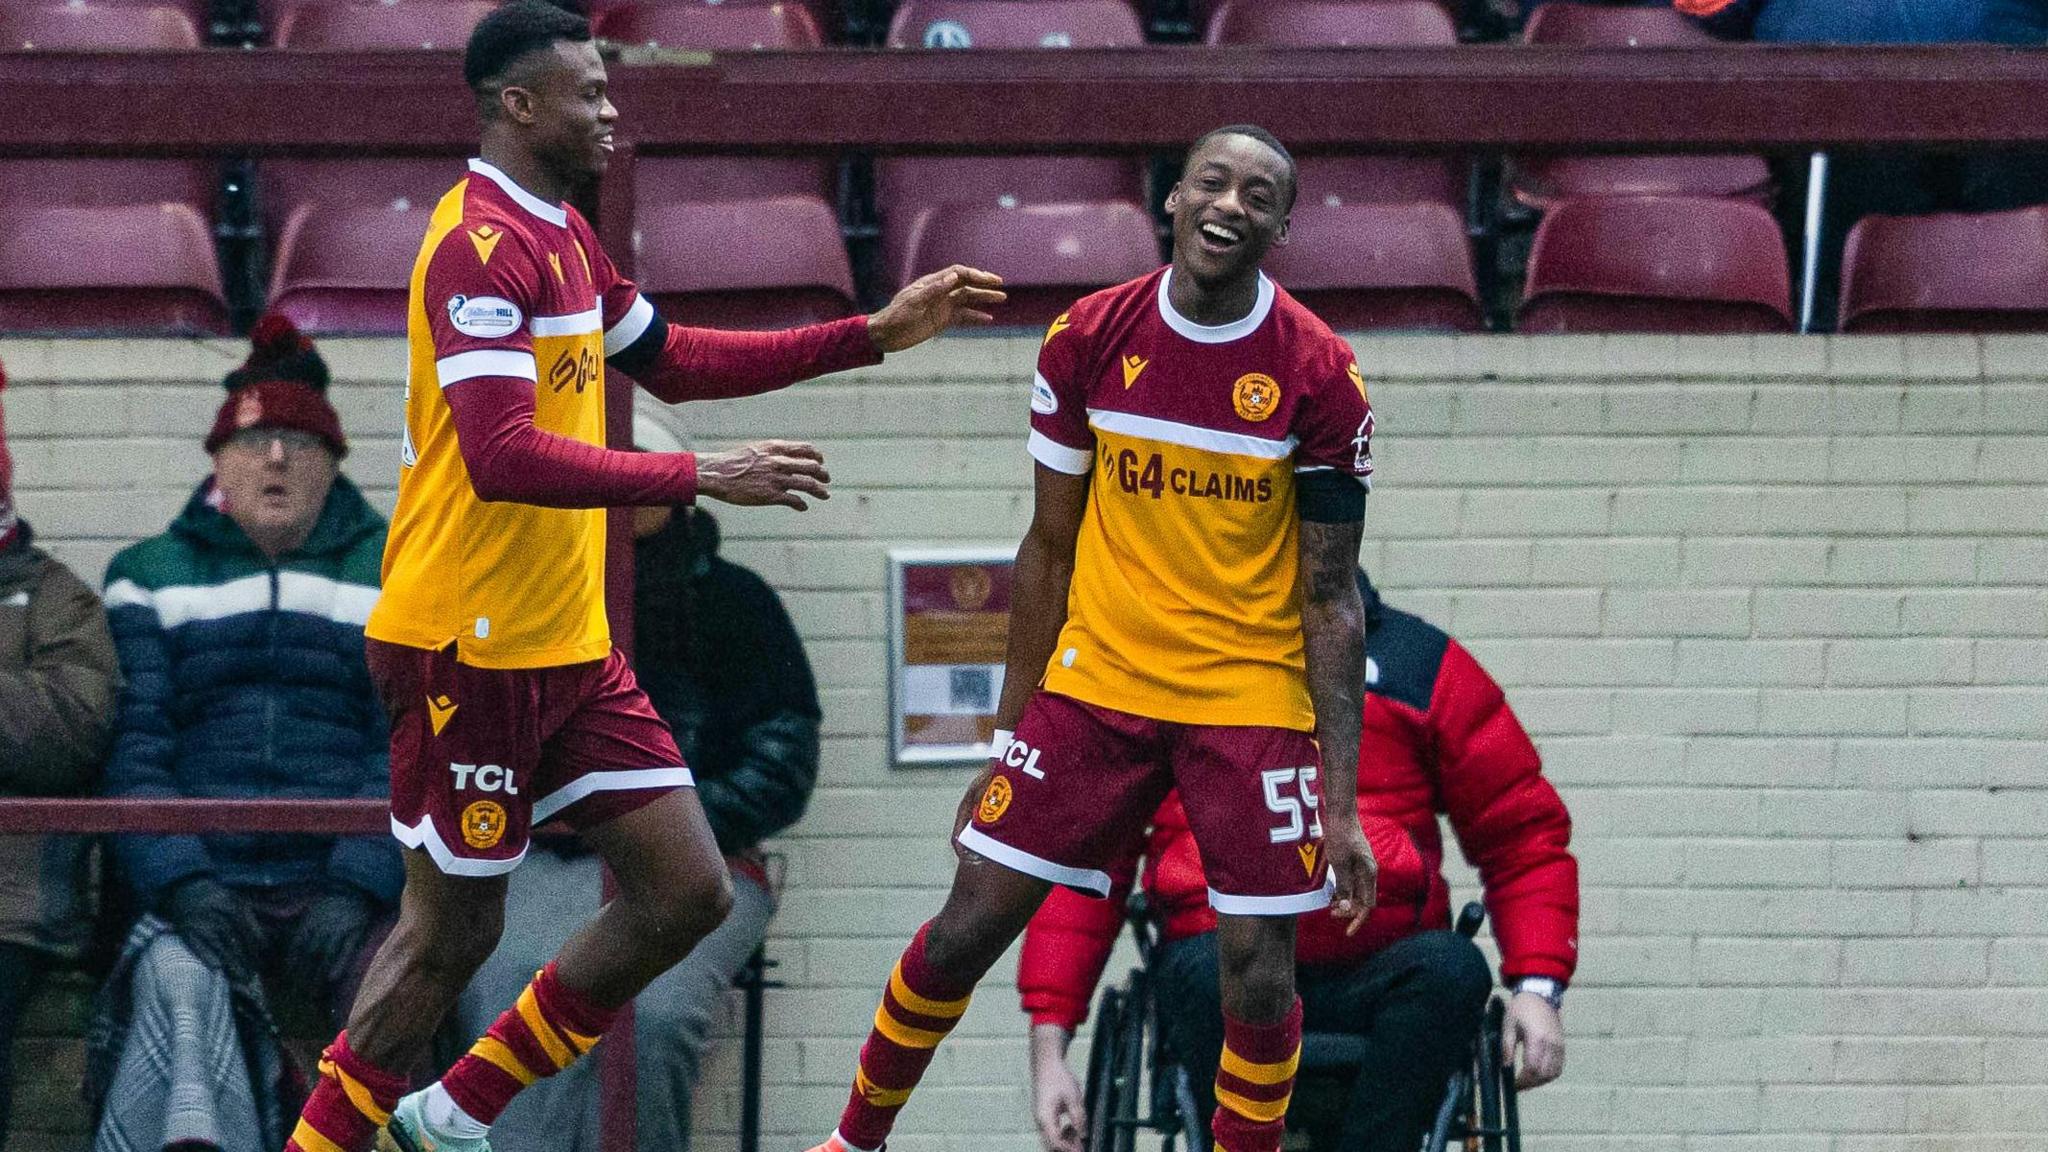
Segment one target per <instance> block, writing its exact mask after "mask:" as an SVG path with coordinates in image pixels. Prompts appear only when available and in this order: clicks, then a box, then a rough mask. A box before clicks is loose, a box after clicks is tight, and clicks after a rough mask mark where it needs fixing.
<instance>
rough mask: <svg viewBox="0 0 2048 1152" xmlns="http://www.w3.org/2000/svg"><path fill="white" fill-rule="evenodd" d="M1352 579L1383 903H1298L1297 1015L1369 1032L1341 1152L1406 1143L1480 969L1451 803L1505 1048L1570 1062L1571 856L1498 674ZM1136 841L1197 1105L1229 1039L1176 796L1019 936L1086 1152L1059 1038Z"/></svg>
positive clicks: (1553, 800)
mask: <svg viewBox="0 0 2048 1152" xmlns="http://www.w3.org/2000/svg"><path fill="white" fill-rule="evenodd" d="M1359 585H1360V590H1361V591H1362V592H1363V593H1364V598H1365V605H1366V617H1367V618H1366V629H1367V631H1366V647H1367V661H1366V699H1365V723H1364V737H1363V739H1362V740H1361V741H1360V743H1359V749H1358V752H1359V755H1358V809H1359V816H1360V818H1361V819H1362V821H1363V823H1364V825H1365V831H1366V836H1367V838H1368V839H1369V840H1370V841H1371V843H1372V850H1373V855H1374V856H1375V857H1376V858H1377V859H1378V860H1379V863H1380V872H1379V893H1378V894H1379V899H1378V902H1377V903H1376V904H1375V905H1374V907H1373V910H1372V915H1371V918H1370V919H1368V920H1367V921H1366V924H1365V927H1364V929H1363V930H1361V931H1360V932H1358V933H1357V934H1355V935H1352V936H1346V935H1345V934H1344V925H1343V922H1341V921H1335V920H1331V919H1330V918H1329V917H1327V916H1316V915H1310V916H1302V917H1300V919H1299V935H1298V942H1297V945H1296V963H1297V965H1298V968H1299V972H1298V980H1299V983H1300V987H1301V998H1302V1005H1303V1012H1304V1017H1303V1027H1304V1028H1305V1029H1306V1030H1308V1031H1312V1032H1353V1033H1361V1034H1362V1035H1363V1036H1364V1038H1365V1040H1366V1050H1365V1058H1364V1065H1363V1067H1362V1068H1361V1069H1360V1072H1359V1075H1358V1077H1357V1078H1356V1080H1355V1081H1354V1086H1353V1088H1352V1096H1351V1100H1350V1102H1349V1103H1348V1105H1347V1107H1346V1109H1345V1113H1344V1116H1343V1118H1342V1121H1341V1128H1340V1130H1339V1132H1338V1133H1337V1134H1336V1135H1337V1140H1336V1143H1335V1147H1337V1148H1340V1149H1343V1150H1344V1152H1383V1150H1384V1152H1395V1150H1400V1152H1410V1150H1412V1149H1413V1148H1414V1147H1415V1146H1416V1143H1417V1141H1418V1140H1419V1139H1420V1137H1421V1133H1422V1131H1423V1128H1424V1127H1425V1126H1426V1125H1427V1123H1428V1122H1429V1119H1430V1118H1431V1116H1432V1115H1433V1113H1434V1111H1435V1108H1436V1105H1437V1103H1438V1102H1439V1100H1440V1099H1441V1097H1442V1093H1443V1086H1444V1083H1445V1082H1446V1080H1447V1079H1448V1078H1449V1076H1450V1073H1451V1070H1452V1069H1453V1067H1455V1065H1456V1063H1457V1061H1458V1060H1459V1059H1460V1058H1461V1056H1462V1055H1463V1052H1464V1045H1465V1044H1466V1042H1467V1041H1468V1040H1469V1038H1470V1037H1471V1036H1472V1035H1473V1033H1474V1032H1476V1031H1477V1030H1478V1027H1479V1022H1480V1017H1481V1015H1482V1014H1483V1013H1484V1011H1485V1006H1486V998H1487V995H1488V993H1489V992H1490V991H1491V988H1492V984H1493V980H1492V976H1491V974H1489V973H1488V972H1487V969H1486V960H1485V958H1484V957H1483V956H1482V955H1481V954H1480V952H1479V949H1478V947H1477V946H1476V945H1474V944H1473V943H1472V941H1470V940H1468V939H1466V938H1465V937H1463V936H1460V935H1458V934H1457V933H1455V932H1453V931H1451V930H1450V916H1451V898H1450V887H1449V885H1447V884H1446V883H1445V881H1444V878H1443V872H1442V864H1443V853H1444V846H1443V838H1442V833H1441V831H1440V826H1439V825H1438V823H1437V816H1438V814H1440V813H1441V814H1443V815H1445V816H1448V817H1450V821H1451V827H1452V829H1453V831H1455V833H1456V834H1457V838H1458V844H1459V847H1460V848H1462V849H1463V851H1464V853H1465V857H1466V859H1467V860H1469V861H1470V862H1471V863H1472V864H1473V865H1474V866H1475V867H1477V868H1478V870H1479V876H1480V882H1481V883H1482V884H1483V885H1484V887H1485V898H1486V906H1487V909H1488V910H1489V912H1490V913H1491V915H1492V921H1493V935H1494V939H1495V940H1496V941H1497V942H1498V943H1499V945H1500V953H1501V976H1502V978H1503V979H1504V980H1505V981H1506V982H1507V984H1508V985H1509V986H1510V987H1512V988H1514V989H1515V995H1514V997H1513V998H1512V999H1511V1000H1510V1002H1509V1005H1508V1014H1507V1021H1506V1024H1505V1026H1504V1028H1503V1032H1502V1047H1503V1048H1504V1049H1505V1050H1506V1051H1505V1052H1504V1053H1503V1058H1504V1059H1507V1060H1510V1061H1513V1060H1516V1059H1517V1055H1518V1052H1517V1050H1518V1049H1519V1059H1520V1064H1519V1067H1518V1070H1517V1075H1516V1083H1517V1084H1518V1085H1519V1086H1520V1087H1523V1088H1534V1087H1536V1086H1538V1085H1541V1084H1547V1083H1549V1082H1550V1081H1551V1080H1554V1079H1556V1078H1557V1076H1558V1074H1559V1073H1560V1072H1562V1071H1563V1070H1564V1025H1563V1021H1562V1018H1561V1016H1560V1014H1559V1010H1560V1008H1561V1006H1562V1004H1563V998H1564V989H1565V985H1566V983H1567V982H1569V981H1570V979H1571V977H1572V972H1573V970H1574V968H1575V966H1576V964H1577V961H1578V918H1579V871H1578V862H1577V861H1576V860H1575V859H1573V857H1572V854H1571V850H1570V842H1571V816H1570V814H1569V813H1567V812H1566V811H1565V807H1564V802H1563V801H1562V800H1561V799H1559V797H1558V795H1557V791H1556V790H1555V789H1554V788H1552V787H1551V786H1550V783H1549V782H1548V781H1546V780H1545V779H1544V778H1543V775H1542V763H1541V761H1540V760H1539V759H1538V757H1537V754H1536V748H1535V746H1534V745H1533V744H1531V743H1530V741H1529V737H1528V734H1527V733H1525V732H1524V731H1523V730H1522V725H1521V724H1520V722H1518V721H1517V720H1516V719H1515V714H1514V712H1513V711H1511V710H1510V709H1509V708H1508V704H1507V700H1506V698H1505V697H1504V696H1503V695H1502V693H1501V689H1500V686H1499V685H1498V684H1496V683H1494V681H1493V678H1492V677H1491V676H1489V675H1487V673H1486V670H1485V669H1484V668H1482V667H1480V665H1479V662H1478V661H1477V660H1475V659H1473V658H1472V654H1471V653H1469V652H1467V651H1466V650H1465V649H1464V647H1463V646H1462V645H1460V644H1459V643H1458V642H1457V641H1456V640H1453V639H1451V638H1450V637H1449V636H1448V635H1446V634H1445V633H1444V632H1442V631H1441V630H1439V629H1437V628H1435V627H1433V626H1431V625H1430V624H1428V623H1425V622H1424V621H1423V620H1421V619H1420V618H1419V617H1416V616H1412V615H1409V614H1408V613H1406V612H1401V611H1398V610H1396V609H1393V608H1390V607H1387V606H1386V605H1384V604H1383V603H1381V601H1380V598H1379V594H1378V592H1377V591H1376V590H1374V588H1373V586H1372V584H1371V582H1370V581H1369V580H1367V579H1366V576H1365V573H1363V572H1360V573H1359ZM1140 854H1142V856H1143V858H1144V861H1145V875H1144V884H1145V891H1146V894H1147V896H1148V898H1149V900H1150V902H1151V907H1152V909H1153V912H1154V915H1156V916H1158V917H1160V918H1161V921H1162V931H1161V941H1162V944H1161V947H1160V949H1159V953H1158V963H1157V965H1156V972H1155V976H1156V979H1157V980H1158V991H1159V1003H1160V1007H1161V1009H1162V1012H1163V1015H1164V1019H1165V1021H1166V1027H1167V1029H1168V1034H1169V1036H1170V1038H1171V1039H1172V1040H1173V1042H1174V1047H1175V1049H1176V1051H1178V1052H1179V1053H1180V1054H1181V1055H1182V1059H1183V1061H1184V1063H1185V1064H1186V1065H1187V1069H1188V1079H1189V1081H1190V1083H1191V1084H1192V1086H1193V1087H1194V1090H1195V1092H1196V1095H1197V1100H1196V1103H1197V1105H1198V1107H1197V1108H1196V1115H1197V1116H1198V1117H1206V1116H1207V1115H1208V1114H1209V1110H1210V1108H1211V1104H1210V1102H1209V1101H1208V1100H1207V1099H1206V1097H1205V1095H1204V1094H1205V1093H1207V1092H1208V1091H1209V1089H1210V1086H1211V1084H1212V1082H1213V1081H1214V1080H1215V1071H1216V1062H1217V1059H1218V1054H1219V1053H1220V1052H1221V1050H1222V1040H1223V1020H1222V1008H1221V1005H1220V1003H1219V1000H1218V992H1217V951H1216V914H1215V912H1214V911H1213V910H1212V909H1211V908H1210V907H1209V902H1208V884H1207V881H1206V880H1205V879H1204V878H1203V875H1202V865H1201V861H1200V859H1199V857H1198V856H1197V855H1196V852H1195V843H1194V837H1193V836H1191V835H1190V834H1189V832H1188V824H1187V818H1186V816H1185V815H1184V813H1183V812H1182V810H1181V804H1180V797H1179V795H1178V794H1174V795H1170V796H1168V797H1167V799H1166V802H1165V803H1164V804H1163V805H1161V806H1160V809H1159V811H1158V813H1157V814H1156V815H1155V816H1154V817H1153V822H1152V827H1151V829H1150V830H1149V832H1148V834H1147V836H1146V839H1145V842H1144V843H1142V844H1138V843H1133V844H1132V845H1130V850H1129V853H1128V854H1127V855H1126V856H1125V857H1123V859H1122V860H1121V862H1120V867H1118V868H1115V869H1113V870H1112V873H1111V874H1112V876H1113V877H1115V880H1116V884H1115V886H1114V888H1113V889H1112V891H1111V893H1110V897H1109V899H1107V900H1095V899H1091V898H1088V897H1086V896H1083V895H1081V894H1080V893H1077V892H1074V891H1071V890H1068V889H1058V888H1056V889H1054V891H1053V893H1052V896H1051V898H1050V899H1049V900H1047V901H1046V903H1045V905H1044V907H1043V908H1041V909H1040V910H1039V912H1038V915H1037V916H1036V917H1035V918H1034V919H1033V920H1032V921H1031V924H1030V927H1029V928H1028V929H1026V931H1025V934H1024V952H1023V957H1022V960H1021V962H1020V964H1019V966H1018V970H1017V988H1018V991H1019V992H1020V993H1021V994H1022V996H1023V1007H1024V1011H1025V1012H1026V1013H1027V1014H1028V1015H1029V1016H1030V1018H1031V1084H1032V1107H1033V1112H1034V1114H1035V1118H1036V1120H1037V1122H1038V1130H1039V1133H1040V1136H1041V1137H1042V1138H1043V1140H1044V1143H1045V1147H1046V1148H1047V1149H1048V1150H1049V1152H1081V1138H1080V1133H1081V1132H1082V1131H1084V1130H1085V1129H1086V1127H1087V1122H1086V1118H1085V1117H1084V1116H1083V1115H1082V1110H1081V1109H1082V1105H1081V1087H1080V1084H1079V1083H1078V1082H1077V1081H1076V1080H1075V1077H1074V1072H1073V1070H1072V1069H1071V1068H1070V1067H1069V1066H1068V1064H1067V1061H1066V1051H1067V1046H1068V1043H1069V1042H1070V1041H1071V1040H1072V1038H1073V1035H1074V1030H1075V1029H1076V1028H1077V1027H1079V1026H1080V1024H1081V1021H1082V1020H1084V1019H1085V1018H1086V1017H1087V1014H1088V1000H1089V998H1090V996H1091V995H1092V994H1093V992H1094V989H1095V985H1096V983H1097V982H1098V981H1099V980H1100V979H1101V978H1102V970H1103V967H1104V966H1105V965H1106V964H1107V963H1108V962H1109V953H1110V949H1111V947H1112V946H1113V945H1114V944H1115V941H1116V936H1117V932H1118V930H1119V928H1120V926H1121V924H1122V911H1123V907H1124V896H1125V895H1126V894H1127V893H1128V892H1129V890H1130V886H1131V883H1132V880H1133V877H1134V875H1135V873H1136V871H1137V863H1138V858H1139V856H1140ZM1196 1146H1199V1147H1206V1143H1203V1144H1198V1145H1196Z"/></svg>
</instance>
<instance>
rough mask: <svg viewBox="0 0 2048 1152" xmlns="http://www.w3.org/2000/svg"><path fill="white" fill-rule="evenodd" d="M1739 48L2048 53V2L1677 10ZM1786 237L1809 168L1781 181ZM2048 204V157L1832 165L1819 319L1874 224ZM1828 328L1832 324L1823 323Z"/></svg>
mask: <svg viewBox="0 0 2048 1152" xmlns="http://www.w3.org/2000/svg"><path fill="white" fill-rule="evenodd" d="M1673 4H1674V6H1675V7H1676V8H1677V9H1678V10H1679V11H1680V12H1683V13H1685V14H1686V15H1688V16H1691V17H1692V18H1693V19H1695V20H1697V21H1699V22H1700V23H1701V24H1703V25H1704V26H1705V27H1706V28H1707V29H1708V30H1709V31H1711V32H1713V33H1715V34H1716V35H1719V36H1724V37H1729V38H1732V39H1755V40H1760V41H1766V42H1771V43H1803V44H1954V43H1991V44H2014V45H2031V46H2040V45H2043V44H2048V0H1941V2H1940V3H1921V2H1915V0H1673ZM1780 176H1781V182H1782V183H1783V184H1784V185H1785V187H1786V189H1787V192H1788V195H1787V196H1786V197H1785V198H1784V200H1783V202H1782V205H1783V211H1784V213H1785V216H1786V218H1785V220H1784V224H1785V228H1786V231H1787V232H1789V233H1790V234H1792V235H1793V236H1795V237H1796V236H1798V235H1799V234H1800V232H1801V231H1802V230H1803V228H1804V223H1803V220H1804V212H1805V203H1806V191H1805V189H1806V183H1807V166H1806V164H1805V163H1804V162H1803V161H1801V162H1800V163H1798V164H1797V165H1796V166H1795V167H1793V168H1790V169H1787V170H1783V171H1781V173H1780ZM2044 201H2048V151H2040V150H2032V149H2029V150H2008V151H1998V152H1953V153H1929V152H1843V153H1838V154H1835V155H1834V156H1833V157H1832V158H1831V163H1830V165H1829V172H1828V188H1827V204H1826V208H1825V211H1824V213H1823V216H1822V224H1821V244H1820V290H1819V294H1818V304H1817V306H1816V309H1815V314H1816V315H1817V316H1819V317H1823V318H1826V317H1832V316H1833V315H1834V313H1835V300H1836V298H1837V287H1836V282H1837V280H1838V278H1839V277H1840V275H1841V268H1842V247H1843V244H1844V243H1845V242H1846V241H1847V239H1848V236H1849V229H1851V228H1852V227H1854V226H1855V224H1856V221H1858V220H1860V219H1862V218H1863V217H1865V216H1868V215H1872V214H1882V215H1888V216H1912V215H1920V214H1923V213H1928V212H2005V211H2010V210H2012V209H2015V208H2024V207H2027V206H2028V205H2032V204H2039V203H2042V202H2044ZM1822 323H1823V324H1827V323H1832V321H1831V320H1826V319H1823V321H1822Z"/></svg>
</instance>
